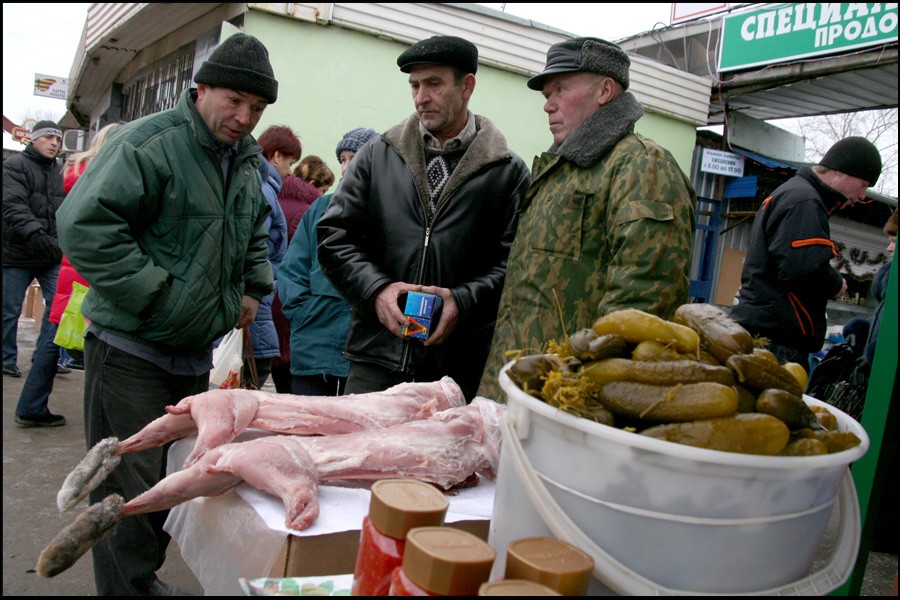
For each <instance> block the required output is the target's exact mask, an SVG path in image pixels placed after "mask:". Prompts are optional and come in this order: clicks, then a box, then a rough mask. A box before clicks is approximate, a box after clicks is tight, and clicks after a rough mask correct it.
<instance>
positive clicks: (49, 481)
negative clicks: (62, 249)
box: [3, 317, 203, 596]
mask: <svg viewBox="0 0 900 600" xmlns="http://www.w3.org/2000/svg"><path fill="white" fill-rule="evenodd" d="M37 334H38V332H37V330H35V328H34V319H28V318H24V317H23V318H20V319H19V336H18V341H19V360H18V365H19V369H21V371H22V377H19V378H15V377H10V376H8V375H4V376H3V595H4V596H96V595H97V588H96V587H95V586H94V570H93V569H94V566H93V561H92V559H91V553H90V551H88V552H87V553H86V554H85V555H84V556H82V557H81V558H80V559H79V560H78V562H76V563H75V565H74V566H72V567H71V568H70V569H68V570H67V571H65V572H63V573H60V574H59V575H57V576H56V577H53V578H50V579H45V578H42V577H39V576H38V575H37V574H36V573H34V572H33V571H32V569H33V568H34V566H35V563H36V562H37V558H38V556H39V555H40V553H41V550H43V549H44V547H45V546H47V544H49V543H50V542H51V541H52V540H53V538H54V537H55V536H56V535H57V534H58V533H59V532H60V530H62V528H63V527H65V526H66V525H69V524H70V523H71V522H72V521H73V520H74V519H75V517H76V516H78V515H79V514H80V513H81V511H82V510H84V509H85V508H86V507H87V500H84V501H82V503H81V504H80V505H79V506H78V507H76V508H75V509H73V510H71V511H70V512H68V513H65V514H60V512H59V510H58V509H57V508H56V493H57V492H58V491H59V487H60V485H61V484H62V482H63V481H64V480H65V478H66V476H67V475H68V474H69V472H70V471H71V470H72V468H73V467H75V465H77V464H78V462H79V461H81V459H82V458H84V455H85V452H86V451H87V448H86V447H85V442H84V439H85V438H84V413H83V409H82V407H83V397H84V371H76V370H72V372H71V373H67V374H65V375H57V376H56V379H55V380H54V383H53V393H52V394H51V395H50V411H51V412H53V413H54V414H61V415H63V416H64V417H66V424H65V425H64V426H62V427H30V428H23V427H19V426H17V425H16V424H15V423H14V422H13V417H14V416H15V412H16V403H17V402H18V400H19V393H20V392H21V390H22V386H23V385H24V384H25V378H26V377H27V375H28V369H29V367H30V366H31V353H32V352H33V350H34V344H35V342H36V341H37ZM157 573H158V575H159V577H160V579H162V580H163V581H165V582H166V583H168V584H170V585H173V586H176V587H178V588H181V589H183V590H186V591H188V592H190V593H192V594H194V595H198V596H200V595H203V587H202V586H201V585H200V583H199V582H198V581H197V578H196V577H195V576H194V574H193V572H192V571H191V569H190V567H188V566H187V565H186V564H185V562H184V560H183V559H182V558H181V552H180V550H179V549H178V545H177V544H176V543H175V542H172V543H171V544H169V549H168V555H167V557H166V562H165V564H164V565H163V567H162V568H161V569H160V570H159V571H158V572H157Z"/></svg>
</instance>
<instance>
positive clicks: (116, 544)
mask: <svg viewBox="0 0 900 600" xmlns="http://www.w3.org/2000/svg"><path fill="white" fill-rule="evenodd" d="M84 352H85V372H84V427H85V439H86V440H87V445H88V448H92V447H93V446H94V445H96V444H97V442H99V441H100V440H102V439H104V438H107V437H111V436H114V437H116V438H118V439H119V440H124V439H126V438H128V437H130V436H132V435H133V434H135V433H137V432H138V431H140V430H141V429H143V427H144V426H145V425H147V424H148V423H150V422H151V421H153V420H155V419H157V418H159V417H161V416H163V415H164V414H165V407H166V406H167V405H170V404H177V403H178V401H179V400H181V399H182V398H185V397H187V396H192V395H194V394H199V393H201V392H205V391H207V390H208V389H209V374H208V373H207V374H204V375H201V376H184V375H173V374H171V373H169V372H167V371H165V370H164V369H161V368H159V367H157V366H156V365H154V364H153V363H150V362H148V361H146V360H144V359H142V358H138V357H137V356H134V355H132V354H129V353H127V352H125V351H123V350H119V349H118V348H115V347H113V346H110V345H109V344H107V343H105V342H103V341H101V340H99V339H97V338H96V337H95V336H93V335H90V334H88V335H87V337H85V340H84ZM168 449H169V444H166V445H165V446H162V447H159V448H150V449H148V450H142V451H140V452H134V453H128V454H124V455H123V456H122V462H121V463H120V464H119V466H118V467H116V469H115V470H114V471H113V472H112V473H111V474H110V475H109V477H107V478H106V479H105V480H104V481H103V482H102V483H101V484H100V485H99V486H98V487H97V488H96V489H95V490H94V491H92V492H91V495H90V501H91V504H95V503H97V502H101V501H102V500H103V499H104V498H106V497H107V496H109V495H110V494H119V495H120V496H122V497H123V498H124V499H125V500H126V501H128V500H131V499H133V498H135V497H136V496H138V495H140V494H142V493H143V492H145V491H147V490H148V489H150V488H151V487H153V486H154V485H155V484H156V483H157V482H159V481H160V480H161V479H162V478H163V477H165V475H166V453H167V452H168ZM168 512H169V511H167V510H166V511H160V512H155V513H150V514H145V515H135V516H130V517H126V518H125V519H123V520H122V521H121V522H120V523H119V524H118V525H117V526H116V528H115V530H114V532H113V533H112V534H111V535H109V536H108V537H106V538H105V539H103V540H101V541H100V542H98V543H97V544H96V545H95V546H94V547H93V549H92V553H93V559H94V581H95V583H96V585H97V595H98V596H144V595H148V594H149V592H150V589H151V586H153V585H154V584H155V583H156V581H157V577H156V571H157V570H158V569H159V568H160V567H161V566H162V564H163V562H164V561H165V558H166V548H167V547H168V545H169V541H170V540H171V537H170V536H169V534H168V533H166V532H165V531H164V530H163V524H164V523H165V521H166V517H167V516H168Z"/></svg>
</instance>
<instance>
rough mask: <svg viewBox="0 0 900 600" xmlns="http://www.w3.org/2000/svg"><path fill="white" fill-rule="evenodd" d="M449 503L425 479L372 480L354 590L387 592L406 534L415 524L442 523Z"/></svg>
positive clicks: (359, 593) (367, 593)
mask: <svg viewBox="0 0 900 600" xmlns="http://www.w3.org/2000/svg"><path fill="white" fill-rule="evenodd" d="M448 507H449V502H448V501H447V498H446V497H445V496H444V493H443V492H441V491H440V490H439V489H437V488H436V487H434V486H433V485H430V484H427V483H422V482H421V481H415V480H413V479H382V480H381V481H376V482H375V483H374V484H372V496H371V499H370V501H369V514H368V515H366V516H365V517H363V524H362V531H361V532H360V539H359V552H358V553H357V555H356V567H355V568H354V570H353V584H352V586H351V593H352V594H353V595H354V596H387V595H388V592H389V591H390V587H391V574H392V573H393V571H394V569H395V568H397V567H399V566H400V565H401V563H402V561H403V553H404V547H405V539H406V534H407V533H408V532H409V530H410V529H413V528H414V527H423V526H436V525H441V524H442V523H443V522H444V516H445V515H446V514H447V508H448Z"/></svg>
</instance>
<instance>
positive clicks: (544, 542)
mask: <svg viewBox="0 0 900 600" xmlns="http://www.w3.org/2000/svg"><path fill="white" fill-rule="evenodd" d="M593 572H594V559H592V558H591V557H590V556H588V555H587V554H585V553H584V552H583V551H582V550H580V549H578V548H576V547H575V546H572V545H571V544H568V543H566V542H563V541H562V540H557V539H554V538H547V537H533V538H523V539H519V540H514V541H512V542H510V543H509V545H508V546H507V548H506V575H505V578H506V579H526V580H528V581H534V582H536V583H541V584H543V585H546V586H547V587H549V588H552V589H554V590H556V591H557V592H559V593H560V594H562V595H563V596H584V595H585V594H587V589H588V585H589V584H590V582H591V577H592V575H593Z"/></svg>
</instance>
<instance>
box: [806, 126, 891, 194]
mask: <svg viewBox="0 0 900 600" xmlns="http://www.w3.org/2000/svg"><path fill="white" fill-rule="evenodd" d="M819 164H820V165H822V166H823V167H828V168H829V169H834V170H835V171H840V172H841V173H846V174H847V175H850V176H852V177H858V178H859V179H862V180H863V181H866V182H868V183H869V185H870V186H873V185H875V182H876V181H878V178H879V177H880V176H881V153H880V152H878V148H876V147H875V144H873V143H872V142H870V141H869V140H867V139H866V138H864V137H848V138H844V139H842V140H841V141H839V142H837V143H835V144H834V145H833V146H832V147H831V148H829V149H828V152H826V153H825V156H824V157H822V160H820V161H819Z"/></svg>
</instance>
